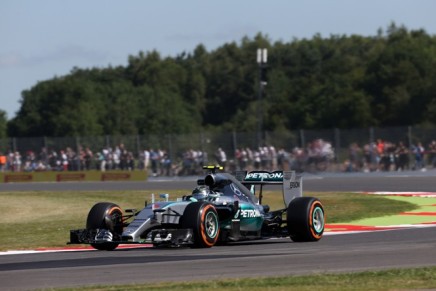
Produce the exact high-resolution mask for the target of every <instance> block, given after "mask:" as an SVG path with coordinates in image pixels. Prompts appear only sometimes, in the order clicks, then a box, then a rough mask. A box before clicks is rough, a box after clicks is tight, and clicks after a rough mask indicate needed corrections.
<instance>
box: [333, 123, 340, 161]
mask: <svg viewBox="0 0 436 291" xmlns="http://www.w3.org/2000/svg"><path fill="white" fill-rule="evenodd" d="M333 135H334V139H335V148H334V154H335V157H334V161H335V163H336V164H337V163H338V161H339V160H338V155H339V151H340V150H339V149H340V148H341V132H340V130H339V128H335V129H334V131H333Z"/></svg>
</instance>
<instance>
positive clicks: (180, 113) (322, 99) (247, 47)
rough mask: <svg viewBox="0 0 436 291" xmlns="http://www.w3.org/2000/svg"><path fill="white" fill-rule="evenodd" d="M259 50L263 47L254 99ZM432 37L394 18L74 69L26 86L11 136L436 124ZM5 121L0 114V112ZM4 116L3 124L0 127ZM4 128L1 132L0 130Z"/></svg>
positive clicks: (154, 53) (141, 55)
mask: <svg viewBox="0 0 436 291" xmlns="http://www.w3.org/2000/svg"><path fill="white" fill-rule="evenodd" d="M257 48H267V49H268V55H269V57H268V64H267V67H266V68H264V72H267V73H266V75H265V74H264V78H266V80H267V82H268V83H267V85H266V86H264V87H263V88H264V89H263V91H262V99H261V100H259V98H258V97H259V89H260V86H259V78H260V69H259V67H258V64H257V63H256V50H257ZM435 80H436V37H435V36H432V35H429V34H427V33H426V32H425V31H424V30H407V29H406V28H405V27H402V26H401V27H398V26H396V25H395V24H391V25H390V26H389V27H388V28H387V30H386V32H383V31H382V30H381V29H380V30H379V31H378V32H377V35H376V36H374V37H363V36H357V35H351V36H345V35H342V36H341V35H331V36H330V37H328V38H323V37H321V36H320V35H315V36H314V37H313V38H311V39H301V40H298V39H293V40H292V41H290V42H288V43H286V42H283V41H278V42H275V43H271V41H270V40H269V39H268V37H267V36H264V35H262V34H258V35H256V36H255V37H254V38H253V39H250V38H248V37H244V38H243V39H242V40H241V42H240V43H239V44H238V43H235V42H232V43H226V44H224V45H223V46H221V47H219V48H217V49H216V50H214V51H211V52H208V51H207V50H206V48H205V47H204V46H203V45H201V44H200V45H198V46H197V47H196V48H195V50H194V51H193V52H192V53H185V52H183V53H181V54H180V55H177V56H176V57H166V58H163V57H162V56H161V55H160V54H159V52H157V51H151V52H147V53H144V52H139V54H138V55H136V56H129V57H128V64H127V66H126V67H116V68H113V67H108V68H98V69H97V68H93V69H78V68H74V69H73V70H72V71H71V73H70V74H69V75H67V76H64V77H56V78H53V79H51V80H47V81H44V82H40V83H38V84H36V85H35V86H34V87H32V88H31V89H29V90H25V91H23V94H22V100H21V102H22V106H21V108H20V110H19V112H18V114H17V116H16V117H15V118H14V119H12V120H10V121H9V122H8V135H9V136H17V137H20V136H75V135H81V136H92V135H113V134H119V135H135V134H156V133H189V132H195V131H200V130H201V129H214V130H226V131H229V130H235V131H245V132H248V131H251V132H254V131H256V130H257V126H258V120H259V114H262V116H263V118H262V121H263V130H267V131H283V130H284V131H286V130H295V129H299V128H305V129H314V128H333V127H337V128H356V127H368V126H403V125H421V124H425V125H430V126H431V125H433V126H434V125H436V82H435ZM0 119H1V117H0ZM1 124H2V123H1V121H0V126H1ZM1 134H2V133H1V127H0V135H1Z"/></svg>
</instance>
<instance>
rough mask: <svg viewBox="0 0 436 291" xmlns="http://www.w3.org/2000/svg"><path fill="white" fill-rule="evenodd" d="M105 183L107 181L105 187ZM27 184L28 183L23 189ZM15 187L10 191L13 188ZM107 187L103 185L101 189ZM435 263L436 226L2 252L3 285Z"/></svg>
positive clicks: (408, 184) (429, 180)
mask: <svg viewBox="0 0 436 291" xmlns="http://www.w3.org/2000/svg"><path fill="white" fill-rule="evenodd" d="M387 174H388V173H386V174H385V175H383V174H373V175H372V174H371V175H360V176H359V175H348V176H344V175H323V176H309V175H308V176H307V177H306V178H305V180H304V181H305V182H304V188H305V190H306V191H435V188H436V180H435V179H436V175H433V174H434V173H428V172H426V173H422V174H419V173H413V172H411V173H410V174H404V173H401V174H394V175H392V174H389V175H387ZM193 180H195V179H186V181H175V182H174V181H173V182H171V183H169V182H168V181H162V179H154V181H149V182H147V183H62V184H61V183H59V184H55V183H53V184H50V183H42V184H36V185H35V184H6V185H5V184H3V185H0V186H1V187H0V190H2V191H12V190H15V191H28V190H59V191H60V190H62V189H63V190H65V189H67V188H68V189H75V190H97V189H99V190H121V189H126V187H128V188H127V189H137V190H153V189H161V190H165V189H166V190H171V189H175V188H177V189H181V188H185V189H191V188H192V182H193ZM107 185H110V186H109V187H108V188H106V187H107ZM26 187H30V188H26ZM11 188H12V189H11ZM104 188H106V189H104ZM417 266H436V228H435V227H430V228H420V229H402V230H394V231H378V232H370V233H359V234H344V235H328V236H325V237H324V238H323V239H322V240H320V241H319V242H316V243H293V242H292V241H290V240H289V239H276V240H266V241H256V242H251V243H237V244H234V245H231V246H216V247H213V248H211V249H190V248H179V249H151V248H140V249H128V250H117V251H114V252H98V251H81V252H56V253H39V254H21V255H4V256H0V282H1V283H0V290H26V289H35V288H51V287H65V286H82V285H93V284H104V285H111V284H123V283H125V284H127V283H143V282H152V281H153V282H161V281H188V280H207V279H218V278H243V277H259V276H271V275H290V274H313V273H330V272H347V271H361V270H375V269H386V268H400V267H417Z"/></svg>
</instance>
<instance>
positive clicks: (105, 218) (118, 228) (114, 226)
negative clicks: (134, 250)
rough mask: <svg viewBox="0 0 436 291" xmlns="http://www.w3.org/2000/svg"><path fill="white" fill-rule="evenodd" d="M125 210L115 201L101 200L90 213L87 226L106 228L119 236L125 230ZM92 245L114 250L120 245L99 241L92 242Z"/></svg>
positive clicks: (97, 247)
mask: <svg viewBox="0 0 436 291" xmlns="http://www.w3.org/2000/svg"><path fill="white" fill-rule="evenodd" d="M122 218H123V212H122V210H121V208H120V207H119V206H118V205H116V204H113V203H109V202H100V203H97V204H95V205H94V206H93V207H92V208H91V210H90V211H89V213H88V218H87V220H86V228H87V229H89V230H91V229H106V230H109V231H110V232H111V233H112V235H115V236H119V235H121V233H122V231H123V221H122ZM91 246H92V247H93V248H95V249H97V250H101V251H112V250H114V249H116V248H117V247H118V243H113V242H98V243H92V244H91Z"/></svg>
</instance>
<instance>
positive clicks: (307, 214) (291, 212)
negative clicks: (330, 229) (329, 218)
mask: <svg viewBox="0 0 436 291" xmlns="http://www.w3.org/2000/svg"><path fill="white" fill-rule="evenodd" d="M286 219H287V224H288V232H289V236H290V237H291V239H292V240H293V241H295V242H309V241H318V240H320V239H321V237H322V235H323V233H324V225H325V216H324V208H323V206H322V204H321V201H319V200H318V199H317V198H313V197H297V198H295V199H294V200H292V201H291V203H289V206H288V209H287V211H286Z"/></svg>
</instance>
